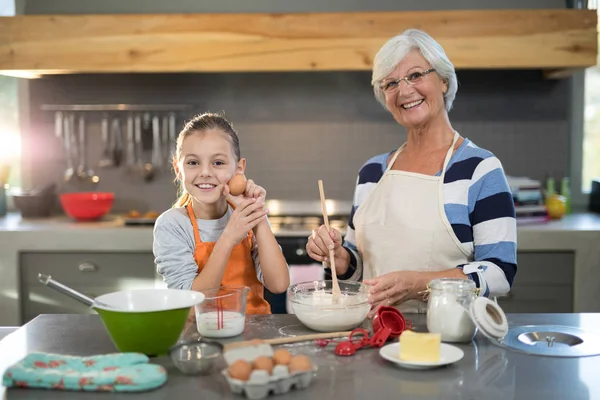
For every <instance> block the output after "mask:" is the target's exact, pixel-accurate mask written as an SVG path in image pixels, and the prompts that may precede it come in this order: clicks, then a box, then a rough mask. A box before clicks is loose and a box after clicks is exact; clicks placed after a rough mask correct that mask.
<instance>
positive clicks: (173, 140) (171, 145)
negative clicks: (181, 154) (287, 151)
mask: <svg viewBox="0 0 600 400" xmlns="http://www.w3.org/2000/svg"><path fill="white" fill-rule="evenodd" d="M175 125H176V119H175V113H169V147H168V149H169V150H168V151H169V153H170V155H169V158H173V156H175V147H176V145H177V143H176V142H177V137H176V135H177V131H176V129H177V128H176V126H175Z"/></svg>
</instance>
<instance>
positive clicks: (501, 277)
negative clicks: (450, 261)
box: [458, 156, 517, 297]
mask: <svg viewBox="0 0 600 400" xmlns="http://www.w3.org/2000/svg"><path fill="white" fill-rule="evenodd" d="M468 207H469V219H470V223H471V227H472V230H473V246H474V256H473V262H471V263H468V264H465V265H459V266H458V267H459V268H462V270H463V272H464V273H465V274H467V275H468V276H469V278H470V279H472V280H473V281H475V283H476V284H477V287H479V289H480V295H481V296H486V297H488V296H499V295H502V294H506V293H508V292H509V291H510V288H511V286H512V283H513V280H514V278H515V275H516V273H517V224H516V218H515V207H514V201H513V198H512V193H511V191H510V187H509V185H508V182H507V180H506V176H505V175H504V170H503V168H502V165H501V163H500V160H498V159H497V158H496V157H493V156H492V157H489V158H486V159H485V160H483V161H481V162H480V163H479V165H478V166H477V167H476V169H475V171H474V173H473V177H472V184H471V185H470V187H469V198H468Z"/></svg>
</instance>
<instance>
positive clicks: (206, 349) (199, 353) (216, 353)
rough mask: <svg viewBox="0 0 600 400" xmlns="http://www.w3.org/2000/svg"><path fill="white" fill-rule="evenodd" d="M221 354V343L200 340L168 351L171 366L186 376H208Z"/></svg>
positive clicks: (188, 342) (181, 344) (185, 343)
mask: <svg viewBox="0 0 600 400" xmlns="http://www.w3.org/2000/svg"><path fill="white" fill-rule="evenodd" d="M222 353H223V345H222V344H221V343H217V342H207V341H202V340H199V341H196V340H191V341H186V342H181V343H178V344H176V345H174V346H173V347H171V349H170V350H169V356H170V357H171V360H172V361H173V364H175V366H176V367H177V369H178V370H180V371H181V372H183V373H184V374H187V375H196V374H208V373H209V372H210V371H211V370H212V368H213V367H214V366H215V364H216V363H217V360H219V358H220V357H221V354H222Z"/></svg>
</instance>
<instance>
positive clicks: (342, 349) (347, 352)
mask: <svg viewBox="0 0 600 400" xmlns="http://www.w3.org/2000/svg"><path fill="white" fill-rule="evenodd" d="M356 334H362V335H363V337H362V338H360V339H359V340H358V341H356V342H355V341H353V339H354V335H356ZM369 342H370V340H369V332H367V331H366V330H365V329H362V328H357V329H355V330H353V331H352V333H351V334H350V337H349V338H348V340H345V341H343V342H340V343H338V345H337V346H335V354H336V355H337V356H351V355H354V354H355V353H356V350H358V349H361V348H363V347H365V346H368V345H369Z"/></svg>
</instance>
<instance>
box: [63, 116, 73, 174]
mask: <svg viewBox="0 0 600 400" xmlns="http://www.w3.org/2000/svg"><path fill="white" fill-rule="evenodd" d="M71 121H72V120H71V115H65V116H64V118H63V131H64V132H63V140H64V146H65V157H66V160H67V168H66V169H65V174H64V179H65V182H69V181H70V180H71V179H73V176H74V175H75V168H74V167H73V152H72V149H71V145H72V136H73V133H72V132H73V130H72V126H73V125H72V124H71Z"/></svg>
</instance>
